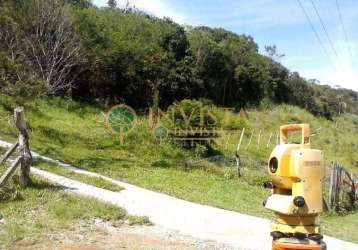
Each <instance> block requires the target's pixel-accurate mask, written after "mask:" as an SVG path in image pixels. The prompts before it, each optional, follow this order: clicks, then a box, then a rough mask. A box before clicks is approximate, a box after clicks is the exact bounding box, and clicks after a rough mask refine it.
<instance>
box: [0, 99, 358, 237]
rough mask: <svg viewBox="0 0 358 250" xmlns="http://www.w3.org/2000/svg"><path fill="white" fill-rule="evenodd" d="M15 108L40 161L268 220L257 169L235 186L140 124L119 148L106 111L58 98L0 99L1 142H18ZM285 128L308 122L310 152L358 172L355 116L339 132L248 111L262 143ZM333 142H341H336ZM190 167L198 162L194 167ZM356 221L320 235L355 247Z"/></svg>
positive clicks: (342, 219)
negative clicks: (108, 126)
mask: <svg viewBox="0 0 358 250" xmlns="http://www.w3.org/2000/svg"><path fill="white" fill-rule="evenodd" d="M16 102H17V103H16ZM19 104H21V105H23V106H25V111H26V118H27V120H28V122H29V127H30V130H31V135H30V136H31V147H32V149H33V150H35V151H37V152H38V153H40V154H43V155H45V156H49V157H52V158H55V159H59V160H61V161H63V162H66V163H70V164H72V165H74V166H77V167H79V168H84V169H87V170H90V171H94V172H98V173H101V174H104V175H107V176H109V177H112V178H117V179H121V180H125V181H128V182H130V183H133V184H137V185H139V186H142V187H146V188H149V189H152V190H156V191H160V192H163V193H167V194H170V195H173V196H176V197H179V198H183V199H186V200H190V201H194V202H198V203H202V204H208V205H213V206H216V207H220V208H225V209H228V210H234V211H238V212H243V213H247V214H251V215H256V216H260V217H265V218H272V214H271V213H270V212H269V211H267V210H265V209H264V208H263V207H262V202H263V200H264V199H265V198H266V197H267V196H268V194H269V193H268V191H267V190H264V189H263V188H262V187H261V184H262V181H264V180H266V179H267V176H266V175H265V173H264V172H262V171H259V170H257V166H251V165H250V164H249V165H247V167H246V168H244V169H243V176H242V178H240V179H238V178H237V177H236V175H235V170H234V169H227V168H223V167H222V166H220V165H219V164H217V163H215V162H210V161H209V160H208V159H207V158H204V157H203V156H202V155H201V153H200V152H197V151H195V150H184V149H181V148H179V147H177V146H175V145H174V144H173V143H171V142H170V141H167V140H163V141H161V142H158V141H157V140H156V139H155V138H154V137H153V135H152V133H151V130H150V126H149V124H148V121H147V119H146V118H144V117H141V118H140V119H139V122H138V124H137V126H136V127H135V128H134V129H133V130H132V131H131V132H129V133H128V134H127V136H126V137H125V139H124V144H123V145H121V144H120V139H119V137H118V136H116V135H113V134H111V133H110V132H109V131H108V130H107V129H106V126H105V122H104V112H106V109H105V108H99V107H95V106H91V105H84V104H80V103H76V102H73V101H69V100H61V99H47V100H46V99H42V100H34V101H26V102H23V101H21V100H18V101H15V100H14V99H10V98H8V97H3V96H2V97H1V99H0V115H1V117H2V120H0V127H1V130H0V138H1V139H5V140H8V141H11V142H13V141H14V139H15V138H16V131H15V130H14V129H13V128H12V126H11V123H10V122H9V121H8V119H6V117H9V116H10V115H11V113H12V110H13V108H14V107H15V106H16V105H19ZM288 122H290V123H292V122H310V123H311V124H312V126H313V128H319V127H322V132H321V134H319V135H317V136H315V137H313V140H312V143H313V145H314V146H315V147H317V148H320V149H323V150H325V155H326V159H327V160H339V161H340V162H342V163H343V164H344V165H345V166H346V167H347V169H350V170H351V171H353V172H355V173H357V165H356V164H357V161H358V159H357V157H358V156H357V154H356V153H355V152H357V136H358V118H357V117H356V116H353V115H349V114H346V115H343V116H342V117H340V118H339V119H338V129H336V128H335V122H331V121H326V120H324V119H322V118H315V117H313V116H312V115H310V114H308V113H307V112H305V111H303V110H301V109H298V108H295V107H291V106H286V105H284V106H278V107H275V108H272V109H271V110H266V111H251V112H249V120H248V121H247V131H248V132H250V131H257V130H260V129H261V130H262V131H264V132H265V133H263V135H262V136H263V138H266V141H267V138H268V135H269V132H271V131H272V132H274V131H276V130H277V129H278V127H279V125H281V124H284V123H288ZM343 128H344V129H343ZM255 135H256V134H255ZM246 136H247V137H245V138H244V144H243V145H245V143H247V140H248V136H249V133H248V134H247V135H246ZM338 138H339V143H337V142H336V141H337V139H338ZM219 140H220V139H219ZM221 140H225V139H221ZM263 140H264V139H263ZM236 143H237V135H236V136H232V139H231V141H229V143H228V149H227V150H223V147H221V146H220V145H222V144H223V143H221V142H220V141H218V146H217V147H216V148H215V150H216V152H217V153H218V154H221V155H224V156H230V157H231V156H232V155H233V153H234V150H235V148H236ZM224 144H225V143H224ZM270 147H271V148H270ZM270 147H269V148H266V147H265V146H263V147H261V148H259V149H258V148H256V147H254V146H252V147H250V148H248V149H247V150H246V149H245V147H244V151H243V153H242V154H243V155H244V156H248V157H250V158H253V159H256V160H257V162H260V161H263V160H266V158H267V157H268V155H269V153H270V151H271V149H272V147H273V145H271V146H270ZM195 161H196V162H199V163H198V164H191V162H195ZM357 217H358V213H352V214H348V215H346V216H341V215H326V216H322V217H321V219H320V220H321V222H322V225H323V230H324V233H327V234H329V235H332V236H335V237H338V238H341V239H346V240H350V241H354V242H358V235H357V234H355V233H354V231H356V230H357V229H358V228H357V225H356V223H355V221H356V220H357ZM353 229H356V230H353ZM347 230H348V231H349V232H351V233H347Z"/></svg>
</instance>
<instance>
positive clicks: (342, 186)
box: [328, 162, 357, 209]
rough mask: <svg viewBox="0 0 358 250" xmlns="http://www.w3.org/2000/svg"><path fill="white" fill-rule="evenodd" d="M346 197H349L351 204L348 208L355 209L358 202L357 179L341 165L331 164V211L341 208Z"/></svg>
mask: <svg viewBox="0 0 358 250" xmlns="http://www.w3.org/2000/svg"><path fill="white" fill-rule="evenodd" d="M344 196H346V197H348V203H349V204H346V206H347V205H349V206H350V207H351V208H354V207H355V206H356V202H357V190H356V179H355V178H354V175H353V174H352V173H349V172H348V171H346V170H345V169H344V167H343V166H342V165H341V164H339V163H337V162H331V164H330V181H329V198H328V200H329V207H330V208H331V209H334V208H339V207H341V206H342V203H343V201H344V200H343V199H344ZM345 203H347V202H345Z"/></svg>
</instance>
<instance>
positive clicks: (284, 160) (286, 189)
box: [265, 124, 325, 249]
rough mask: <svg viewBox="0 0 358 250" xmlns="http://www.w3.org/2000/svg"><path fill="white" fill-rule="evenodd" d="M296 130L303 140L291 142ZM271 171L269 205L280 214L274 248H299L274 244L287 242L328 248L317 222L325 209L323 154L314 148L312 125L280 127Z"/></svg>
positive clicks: (274, 232)
mask: <svg viewBox="0 0 358 250" xmlns="http://www.w3.org/2000/svg"><path fill="white" fill-rule="evenodd" d="M295 131H300V132H301V142H300V143H289V134H290V133H291V132H295ZM268 173H269V175H270V178H271V190H272V194H271V195H270V196H269V197H268V199H267V201H266V202H265V207H266V208H267V209H270V210H272V211H274V212H275V216H276V222H275V223H274V224H273V225H272V228H271V235H273V238H274V240H273V249H296V248H287V246H286V248H275V247H274V246H275V245H278V244H284V243H286V245H287V244H294V245H295V247H297V244H302V245H303V246H304V247H305V248H302V249H325V244H324V243H323V242H321V239H322V236H321V235H320V230H319V226H318V225H316V224H315V219H316V217H317V216H318V214H319V213H321V212H322V210H323V202H322V201H323V199H322V181H323V178H324V164H323V153H322V151H320V150H317V149H312V148H311V145H310V128H309V124H291V125H285V126H281V127H280V144H279V145H277V146H276V147H275V149H274V150H273V151H272V153H271V155H270V158H269V161H268ZM265 186H266V187H269V185H265ZM318 236H320V237H318ZM317 239H319V240H317ZM300 247H301V245H300ZM313 247H315V248H313ZM317 247H318V248H317ZM300 249H301V248H300Z"/></svg>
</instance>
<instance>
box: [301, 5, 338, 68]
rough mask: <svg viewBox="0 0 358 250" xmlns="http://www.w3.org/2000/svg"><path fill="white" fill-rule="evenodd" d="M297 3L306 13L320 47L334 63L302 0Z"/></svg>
mask: <svg viewBox="0 0 358 250" xmlns="http://www.w3.org/2000/svg"><path fill="white" fill-rule="evenodd" d="M297 2H298V5H299V6H300V8H301V10H302V12H303V13H304V15H305V17H306V19H307V21H308V23H309V25H310V27H311V29H312V31H313V33H314V34H315V36H316V39H317V41H318V43H319V44H320V46H321V48H322V50H323V52H324V53H325V54H326V56H327V57H328V59H329V60H330V62H332V61H331V57H330V55H329V53H328V50H327V48H326V47H325V46H324V44H323V42H322V40H321V38H320V36H319V34H318V32H317V30H316V28H315V26H314V25H313V22H312V20H311V18H310V16H309V15H308V13H307V11H306V9H305V7H304V6H303V4H302V2H301V0H297ZM333 65H334V64H333Z"/></svg>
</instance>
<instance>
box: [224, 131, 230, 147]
mask: <svg viewBox="0 0 358 250" xmlns="http://www.w3.org/2000/svg"><path fill="white" fill-rule="evenodd" d="M230 139H231V132H229V134H228V135H227V139H226V143H225V150H227V148H228V146H229V141H230Z"/></svg>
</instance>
